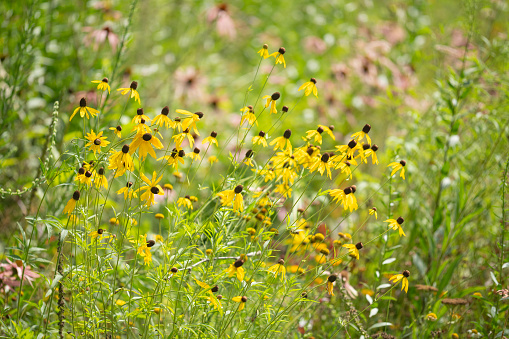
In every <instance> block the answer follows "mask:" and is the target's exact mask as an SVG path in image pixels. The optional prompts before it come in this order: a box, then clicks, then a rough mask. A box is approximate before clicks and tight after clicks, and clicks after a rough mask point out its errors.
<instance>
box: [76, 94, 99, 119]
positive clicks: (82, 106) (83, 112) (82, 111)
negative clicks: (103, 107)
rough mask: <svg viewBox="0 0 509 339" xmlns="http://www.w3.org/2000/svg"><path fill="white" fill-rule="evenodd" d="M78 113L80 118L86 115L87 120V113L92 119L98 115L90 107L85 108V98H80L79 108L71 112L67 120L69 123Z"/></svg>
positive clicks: (96, 111)
mask: <svg viewBox="0 0 509 339" xmlns="http://www.w3.org/2000/svg"><path fill="white" fill-rule="evenodd" d="M78 111H79V112H80V116H81V117H82V118H83V117H84V116H85V115H86V116H87V119H89V117H88V114H89V113H90V115H91V116H92V118H93V117H95V116H96V115H97V114H98V113H99V111H98V110H96V109H95V108H91V107H88V106H87V99H85V98H81V100H80V107H78V108H76V109H75V110H74V112H72V114H71V117H70V118H69V121H71V120H72V118H74V116H75V115H76V113H78Z"/></svg>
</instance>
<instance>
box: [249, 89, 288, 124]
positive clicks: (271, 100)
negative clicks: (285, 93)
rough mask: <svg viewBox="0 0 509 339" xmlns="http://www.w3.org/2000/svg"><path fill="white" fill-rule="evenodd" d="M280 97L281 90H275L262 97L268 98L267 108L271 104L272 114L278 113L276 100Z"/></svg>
mask: <svg viewBox="0 0 509 339" xmlns="http://www.w3.org/2000/svg"><path fill="white" fill-rule="evenodd" d="M280 97H281V94H280V93H279V92H274V93H272V95H266V96H264V97H263V98H262V99H267V101H266V102H265V108H267V107H269V106H270V113H271V114H272V113H274V114H277V109H276V100H278V99H279V98H280ZM251 125H252V124H251ZM257 125H258V124H257Z"/></svg>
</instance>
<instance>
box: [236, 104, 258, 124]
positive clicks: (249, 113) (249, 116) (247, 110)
mask: <svg viewBox="0 0 509 339" xmlns="http://www.w3.org/2000/svg"><path fill="white" fill-rule="evenodd" d="M240 111H241V112H242V119H240V124H241V125H242V124H243V123H244V120H247V122H248V123H249V124H250V125H251V126H252V125H253V124H256V126H258V121H256V115H255V114H254V109H253V106H251V105H248V106H245V107H242V108H241V109H240Z"/></svg>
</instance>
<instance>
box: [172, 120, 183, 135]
mask: <svg viewBox="0 0 509 339" xmlns="http://www.w3.org/2000/svg"><path fill="white" fill-rule="evenodd" d="M173 122H174V127H173V129H174V130H175V131H179V132H180V131H182V119H180V117H176V118H175V119H174V120H173Z"/></svg>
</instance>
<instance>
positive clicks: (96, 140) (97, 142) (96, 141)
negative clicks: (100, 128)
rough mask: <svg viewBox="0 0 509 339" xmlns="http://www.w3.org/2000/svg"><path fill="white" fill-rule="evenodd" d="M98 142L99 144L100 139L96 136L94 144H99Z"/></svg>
mask: <svg viewBox="0 0 509 339" xmlns="http://www.w3.org/2000/svg"><path fill="white" fill-rule="evenodd" d="M100 144H101V139H99V138H98V139H95V140H94V145H96V146H99V145H100Z"/></svg>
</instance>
